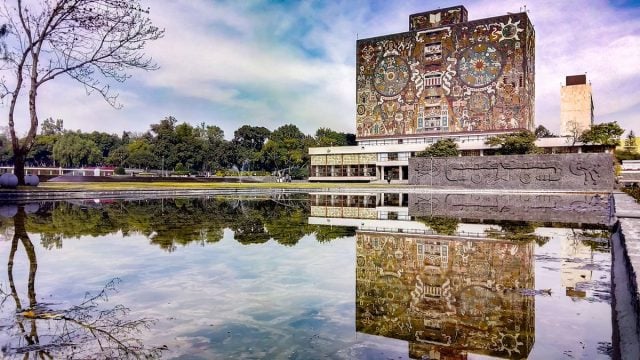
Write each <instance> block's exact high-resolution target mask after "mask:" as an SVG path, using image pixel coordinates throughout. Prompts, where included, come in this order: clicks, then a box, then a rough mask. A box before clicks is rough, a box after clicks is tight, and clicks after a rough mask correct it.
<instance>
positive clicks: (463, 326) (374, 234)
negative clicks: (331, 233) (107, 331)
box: [309, 192, 609, 359]
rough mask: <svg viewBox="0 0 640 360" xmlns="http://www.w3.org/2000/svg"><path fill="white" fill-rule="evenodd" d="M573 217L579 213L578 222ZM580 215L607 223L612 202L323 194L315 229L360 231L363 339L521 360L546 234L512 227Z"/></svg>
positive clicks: (434, 352) (314, 203)
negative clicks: (377, 337) (537, 264)
mask: <svg viewBox="0 0 640 360" xmlns="http://www.w3.org/2000/svg"><path fill="white" fill-rule="evenodd" d="M425 199H426V200H425ZM427 200H428V201H427ZM487 209H489V210H491V211H489V210H487ZM567 210H569V211H567ZM571 210H576V211H577V210H579V211H578V212H579V213H580V214H579V216H578V217H575V216H573V215H572V214H571V213H572V212H574V211H571ZM567 214H568V215H567ZM437 215H440V216H448V217H446V218H439V219H438V218H437V217H436V216H437ZM577 218H579V219H580V220H581V222H583V223H591V224H600V225H602V224H607V223H608V221H609V204H608V200H607V199H606V198H604V197H602V196H599V195H593V196H591V195H559V196H556V195H548V194H547V195H535V194H533V195H508V194H507V195H505V194H499V195H498V194H480V195H473V194H457V195H455V196H449V195H448V194H441V193H438V194H426V195H425V194H411V193H410V194H406V193H351V194H350V193H344V192H341V193H316V194H312V195H311V217H310V218H309V223H310V224H324V225H334V226H355V227H356V228H357V229H358V230H357V234H356V240H357V250H356V251H357V268H356V329H357V330H358V331H359V332H363V333H367V334H371V335H380V336H384V337H389V338H395V339H401V340H406V341H408V342H409V356H410V357H412V358H429V359H466V358H467V354H471V353H473V354H482V355H489V356H494V357H500V358H511V359H522V358H526V357H527V356H528V355H529V352H530V351H531V349H532V347H533V344H534V340H535V297H534V296H532V295H533V294H535V290H534V288H535V282H534V279H535V271H534V265H535V264H534V250H535V246H536V242H535V241H540V240H541V238H542V237H540V236H537V235H536V234H535V233H534V232H535V226H532V225H528V226H523V228H524V229H527V228H528V230H525V231H524V232H520V230H523V229H520V230H514V229H516V228H517V225H518V223H516V224H515V225H514V224H513V223H510V224H507V223H506V222H508V221H512V220H525V221H526V220H528V221H538V222H539V223H538V224H540V225H541V224H543V223H544V222H548V223H552V222H556V223H557V222H558V221H573V220H575V219H577ZM541 222H542V223H541ZM523 224H524V223H523ZM565 226H566V225H565ZM525 233H527V234H525ZM523 235H525V236H523ZM542 243H544V240H542ZM566 251H568V250H567V249H563V252H566ZM572 253H575V251H573V252H572ZM562 276H563V283H565V282H571V281H570V280H576V279H569V278H570V277H571V276H570V275H569V272H568V271H563V275H562ZM576 276H579V277H580V278H581V279H584V278H585V274H577V275H576ZM565 278H566V279H565ZM565 280H566V281H565ZM576 281H577V280H576ZM576 281H573V283H575V282H576ZM573 283H572V284H571V285H573V286H574V287H575V284H573ZM565 286H570V285H568V284H567V285H565ZM569 288H571V289H573V287H568V288H567V289H569ZM532 292H533V293H532ZM567 295H568V296H572V295H571V294H570V293H569V292H568V293H567Z"/></svg>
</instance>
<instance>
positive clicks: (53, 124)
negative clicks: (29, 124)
mask: <svg viewBox="0 0 640 360" xmlns="http://www.w3.org/2000/svg"><path fill="white" fill-rule="evenodd" d="M63 131H64V121H63V120H62V119H56V120H55V121H54V120H53V118H46V119H44V121H43V122H42V126H41V127H40V134H42V135H56V134H62V132H63Z"/></svg>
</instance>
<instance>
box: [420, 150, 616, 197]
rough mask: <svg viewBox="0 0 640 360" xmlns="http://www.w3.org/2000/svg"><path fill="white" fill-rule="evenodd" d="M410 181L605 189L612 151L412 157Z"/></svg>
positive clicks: (492, 186) (609, 181)
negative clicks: (604, 152) (606, 152)
mask: <svg viewBox="0 0 640 360" xmlns="http://www.w3.org/2000/svg"><path fill="white" fill-rule="evenodd" d="M409 184H411V185H430V186H431V185H432V186H433V187H446V188H458V189H467V190H469V191H473V190H481V189H507V190H570V191H605V192H610V191H612V190H613V188H614V173H613V158H612V156H611V154H603V153H599V154H554V155H509V156H484V157H482V156H467V157H456V158H411V159H409Z"/></svg>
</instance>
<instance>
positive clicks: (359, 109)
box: [358, 105, 366, 115]
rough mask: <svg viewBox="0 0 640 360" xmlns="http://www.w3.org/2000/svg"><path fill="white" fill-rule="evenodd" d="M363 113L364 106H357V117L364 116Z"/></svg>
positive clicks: (364, 110)
mask: <svg viewBox="0 0 640 360" xmlns="http://www.w3.org/2000/svg"><path fill="white" fill-rule="evenodd" d="M365 112H366V109H365V108H364V105H358V115H364V113H365Z"/></svg>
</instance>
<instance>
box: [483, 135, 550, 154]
mask: <svg viewBox="0 0 640 360" xmlns="http://www.w3.org/2000/svg"><path fill="white" fill-rule="evenodd" d="M485 144H487V145H491V146H499V148H498V149H496V154H497V155H516V154H535V153H536V152H538V147H537V146H536V135H535V134H534V133H532V132H531V131H529V130H522V131H518V132H515V133H509V134H500V135H496V136H492V137H490V138H489V139H487V141H486V142H485Z"/></svg>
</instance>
